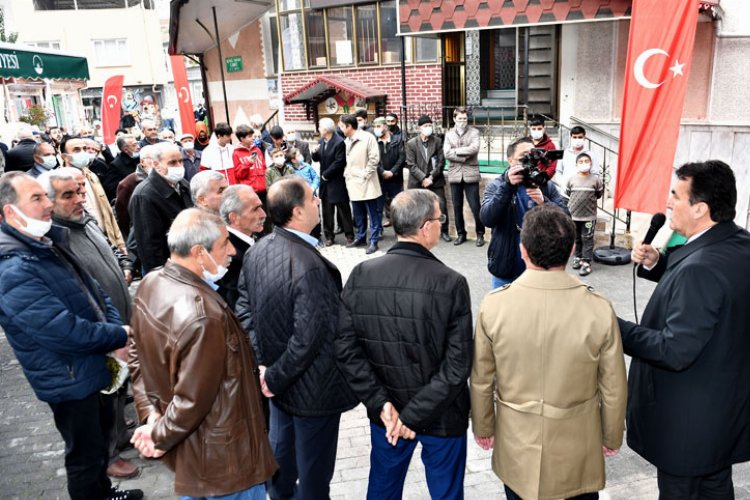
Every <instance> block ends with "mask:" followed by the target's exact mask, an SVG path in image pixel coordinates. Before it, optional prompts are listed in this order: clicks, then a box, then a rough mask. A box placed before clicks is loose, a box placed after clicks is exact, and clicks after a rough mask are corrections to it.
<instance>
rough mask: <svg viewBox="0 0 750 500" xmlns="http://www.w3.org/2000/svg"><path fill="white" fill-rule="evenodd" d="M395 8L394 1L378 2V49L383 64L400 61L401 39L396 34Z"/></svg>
mask: <svg viewBox="0 0 750 500" xmlns="http://www.w3.org/2000/svg"><path fill="white" fill-rule="evenodd" d="M397 8H398V7H397V6H396V2H395V1H392V2H383V3H381V4H380V51H381V54H382V55H383V59H382V61H381V62H382V63H383V64H391V63H400V62H401V40H400V39H399V37H397V36H396V33H397V32H398V20H397V18H396V10H397Z"/></svg>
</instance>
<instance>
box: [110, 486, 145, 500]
mask: <svg viewBox="0 0 750 500" xmlns="http://www.w3.org/2000/svg"><path fill="white" fill-rule="evenodd" d="M141 498H143V490H121V489H120V487H119V486H112V488H111V489H110V490H109V496H108V497H107V500H141Z"/></svg>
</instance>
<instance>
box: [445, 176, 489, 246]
mask: <svg viewBox="0 0 750 500" xmlns="http://www.w3.org/2000/svg"><path fill="white" fill-rule="evenodd" d="M464 193H466V201H468V202H469V207H471V213H472V214H473V215H474V225H475V227H476V229H477V236H480V235H481V236H484V225H483V224H482V221H481V220H480V219H479V208H480V207H481V204H480V202H479V183H478V182H464V181H461V182H456V183H454V184H451V197H452V198H453V216H454V217H455V218H456V233H457V234H458V235H459V236H460V235H462V234H463V235H466V224H465V223H464Z"/></svg>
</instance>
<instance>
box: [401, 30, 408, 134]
mask: <svg viewBox="0 0 750 500" xmlns="http://www.w3.org/2000/svg"><path fill="white" fill-rule="evenodd" d="M407 123H408V117H407V115H406V37H403V36H402V37H401V133H402V135H403V137H404V145H406V139H407V138H408V136H407V130H406V126H407Z"/></svg>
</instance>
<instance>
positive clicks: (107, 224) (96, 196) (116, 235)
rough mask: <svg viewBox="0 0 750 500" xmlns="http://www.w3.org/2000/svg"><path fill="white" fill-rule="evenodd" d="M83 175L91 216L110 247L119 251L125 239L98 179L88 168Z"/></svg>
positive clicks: (123, 246)
mask: <svg viewBox="0 0 750 500" xmlns="http://www.w3.org/2000/svg"><path fill="white" fill-rule="evenodd" d="M83 175H85V176H86V184H87V189H86V203H87V205H88V206H89V207H90V208H91V211H92V212H93V213H92V214H91V215H93V216H94V218H95V219H96V222H97V223H98V224H99V227H100V228H101V229H102V231H104V234H106V235H107V239H108V240H109V242H110V243H111V244H112V245H114V246H116V247H117V248H119V249H123V248H125V239H124V238H123V237H122V232H120V226H119V225H118V224H117V220H116V219H115V213H114V212H113V211H112V205H110V204H109V200H108V199H107V194H106V193H105V192H104V188H103V187H102V183H101V182H100V181H99V177H97V175H96V174H95V173H94V172H92V171H91V170H89V169H88V168H84V169H83ZM89 195H90V196H89Z"/></svg>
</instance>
